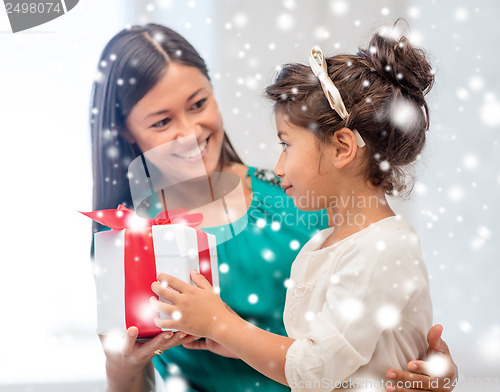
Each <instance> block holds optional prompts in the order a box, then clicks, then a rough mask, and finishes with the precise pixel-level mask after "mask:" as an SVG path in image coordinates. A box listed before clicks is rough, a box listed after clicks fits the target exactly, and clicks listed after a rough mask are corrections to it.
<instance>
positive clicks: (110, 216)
mask: <svg viewBox="0 0 500 392" xmlns="http://www.w3.org/2000/svg"><path fill="white" fill-rule="evenodd" d="M80 213H81V214H83V215H85V216H88V217H89V218H90V219H92V220H94V221H96V222H98V223H100V224H101V225H104V226H107V227H109V228H110V229H115V230H123V229H134V228H140V227H151V226H154V225H169V224H181V225H185V226H189V227H197V226H199V225H200V224H201V222H202V221H203V214H201V213H193V214H188V213H187V210H186V209H185V208H179V209H176V210H171V211H168V213H165V211H161V212H160V213H159V214H158V215H156V217H155V218H154V219H146V218H142V217H140V216H138V215H136V213H135V212H134V211H132V210H131V209H130V208H127V207H125V206H124V205H121V204H120V205H119V206H118V208H116V209H109V210H97V211H91V212H80Z"/></svg>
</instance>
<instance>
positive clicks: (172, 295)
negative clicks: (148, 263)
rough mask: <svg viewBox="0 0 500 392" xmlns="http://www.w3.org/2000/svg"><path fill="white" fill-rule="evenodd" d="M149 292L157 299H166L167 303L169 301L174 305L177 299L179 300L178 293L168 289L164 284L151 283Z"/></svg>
mask: <svg viewBox="0 0 500 392" xmlns="http://www.w3.org/2000/svg"><path fill="white" fill-rule="evenodd" d="M151 290H152V291H153V293H155V294H156V295H158V296H159V297H161V298H163V299H166V300H167V301H170V302H172V303H175V301H176V300H177V298H179V293H178V292H176V291H174V290H172V289H171V288H169V287H168V286H167V283H166V282H165V283H164V282H162V283H158V282H153V283H152V284H151Z"/></svg>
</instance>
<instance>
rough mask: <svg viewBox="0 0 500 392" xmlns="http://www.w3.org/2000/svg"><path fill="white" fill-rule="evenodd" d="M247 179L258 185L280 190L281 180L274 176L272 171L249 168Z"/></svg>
mask: <svg viewBox="0 0 500 392" xmlns="http://www.w3.org/2000/svg"><path fill="white" fill-rule="evenodd" d="M247 177H250V178H251V179H252V180H254V181H255V182H257V183H259V184H263V185H264V184H267V185H268V186H273V187H276V188H278V189H280V190H281V178H279V177H278V176H276V175H275V174H274V173H273V171H272V170H269V169H264V168H259V167H252V166H249V167H248V170H247Z"/></svg>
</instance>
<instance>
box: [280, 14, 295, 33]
mask: <svg viewBox="0 0 500 392" xmlns="http://www.w3.org/2000/svg"><path fill="white" fill-rule="evenodd" d="M294 24H295V21H294V19H293V16H292V15H290V14H281V15H279V16H278V18H277V19H276V25H277V26H278V28H279V29H280V30H283V31H290V30H291V29H292V28H293V26H294Z"/></svg>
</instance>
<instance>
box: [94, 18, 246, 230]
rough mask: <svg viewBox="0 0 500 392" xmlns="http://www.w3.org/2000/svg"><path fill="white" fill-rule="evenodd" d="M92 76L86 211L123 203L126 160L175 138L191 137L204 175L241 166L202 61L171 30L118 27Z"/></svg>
mask: <svg viewBox="0 0 500 392" xmlns="http://www.w3.org/2000/svg"><path fill="white" fill-rule="evenodd" d="M99 76H100V77H99V78H98V80H97V81H96V82H95V84H94V93H93V102H92V108H93V109H92V117H91V132H92V146H93V149H92V151H93V153H92V156H93V162H94V166H93V167H94V169H93V177H94V202H93V204H94V209H107V208H115V207H116V206H117V205H118V204H120V203H121V204H124V205H126V206H130V205H131V201H130V194H129V189H128V186H129V184H128V178H127V168H128V165H129V164H130V162H131V161H132V160H133V159H134V158H136V157H138V156H139V155H140V154H141V153H142V152H146V151H148V150H150V149H152V148H154V147H157V146H159V145H161V144H164V143H166V142H168V141H172V140H175V139H177V138H179V137H181V136H187V135H195V137H196V140H197V142H198V145H199V147H200V149H202V158H203V162H204V164H205V167H206V169H207V171H208V172H211V171H214V170H215V169H216V168H217V169H221V168H222V167H223V166H224V165H225V164H226V163H228V162H233V163H242V162H241V159H240V158H239V157H238V156H237V154H236V153H235V151H234V149H233V147H232V145H231V143H230V141H229V139H228V137H227V135H226V134H225V132H224V129H223V124H222V117H221V115H220V113H219V109H218V107H217V102H216V101H215V99H214V96H213V91H212V86H211V84H210V79H209V76H208V70H207V67H206V64H205V62H204V60H203V59H202V58H201V57H200V56H199V55H198V53H197V52H196V51H195V50H194V48H193V47H192V46H191V45H190V44H189V43H188V42H187V41H186V40H185V39H184V38H183V37H181V36H180V35H179V34H177V33H175V32H174V31H173V30H170V29H168V28H166V27H163V26H159V25H153V24H150V25H147V26H144V27H139V26H134V27H131V28H129V29H126V30H123V31H122V32H121V33H119V34H117V35H116V36H115V37H114V38H113V39H112V40H111V41H110V42H109V43H108V45H107V46H106V48H105V49H104V51H103V53H102V55H101V59H100V61H99ZM173 92H175V93H173ZM113 102H114V103H116V104H115V105H113V104H111V103H113ZM184 155H186V156H185V157H184V158H187V156H190V155H194V154H190V153H189V152H188V151H186V152H184ZM187 162H188V159H186V160H185V163H187ZM98 228H99V227H98V226H97V224H95V226H94V230H97V229H98Z"/></svg>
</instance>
